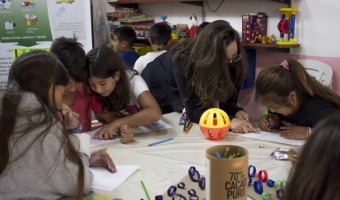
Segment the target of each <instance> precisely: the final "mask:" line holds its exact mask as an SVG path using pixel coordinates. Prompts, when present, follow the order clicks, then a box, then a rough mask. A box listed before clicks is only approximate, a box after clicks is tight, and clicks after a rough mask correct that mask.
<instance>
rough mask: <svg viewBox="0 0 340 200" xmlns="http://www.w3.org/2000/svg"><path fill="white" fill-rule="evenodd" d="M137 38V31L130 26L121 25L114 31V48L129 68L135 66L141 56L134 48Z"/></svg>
mask: <svg viewBox="0 0 340 200" xmlns="http://www.w3.org/2000/svg"><path fill="white" fill-rule="evenodd" d="M136 40H137V36H136V32H135V30H133V28H131V27H130V26H122V27H119V28H117V29H116V30H115V31H114V33H113V50H114V51H115V52H116V53H118V55H119V57H120V58H121V59H122V60H123V61H124V63H125V65H126V66H127V67H129V68H133V66H134V65H135V62H136V60H137V59H138V58H139V54H138V53H136V52H135V51H134V50H133V44H134V43H135V41H136Z"/></svg>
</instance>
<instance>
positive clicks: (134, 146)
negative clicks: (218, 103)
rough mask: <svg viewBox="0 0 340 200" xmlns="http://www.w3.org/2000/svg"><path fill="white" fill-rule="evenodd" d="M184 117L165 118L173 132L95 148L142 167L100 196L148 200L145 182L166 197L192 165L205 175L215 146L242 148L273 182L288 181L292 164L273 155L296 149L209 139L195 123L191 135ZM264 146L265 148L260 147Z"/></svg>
mask: <svg viewBox="0 0 340 200" xmlns="http://www.w3.org/2000/svg"><path fill="white" fill-rule="evenodd" d="M179 118H180V114H178V113H170V114H166V115H163V118H162V119H163V121H165V122H166V123H168V124H170V125H172V126H173V128H171V129H167V130H161V131H153V132H146V133H137V134H135V141H134V142H132V143H129V144H121V143H120V142H114V143H111V144H109V145H102V146H97V147H94V148H93V149H91V150H95V149H99V148H102V147H103V146H107V147H108V153H109V154H110V156H111V157H112V159H113V160H114V162H115V164H117V165H139V166H140V167H139V169H138V170H137V171H136V172H135V173H134V174H132V175H131V176H130V177H129V178H128V179H127V180H126V181H125V182H123V183H122V184H121V185H120V186H119V187H117V188H116V189H114V190H113V191H111V192H107V191H101V190H95V192H97V193H101V194H107V195H111V196H113V197H114V198H121V199H127V200H132V199H142V198H143V199H147V198H146V196H145V193H144V190H143V188H142V186H141V183H140V182H141V180H143V182H144V184H145V185H146V188H147V190H148V192H149V195H150V197H151V199H155V196H156V195H160V194H163V193H164V192H166V191H167V189H168V188H169V187H170V186H171V185H175V184H176V183H178V182H179V181H180V180H181V179H183V177H185V176H186V175H187V174H188V169H189V167H190V166H195V167H196V169H197V170H198V171H199V172H200V173H201V174H203V175H204V174H205V159H206V158H205V150H206V149H207V148H209V147H211V146H215V145H238V146H242V147H245V148H246V149H247V150H248V152H249V164H250V165H254V166H255V167H256V168H257V170H267V172H268V176H269V178H271V179H273V180H282V179H287V177H288V174H289V171H290V168H291V163H290V162H289V161H280V160H275V159H273V158H271V157H270V153H271V152H273V150H275V149H276V148H279V147H282V148H292V146H289V145H283V144H278V143H273V142H266V141H260V140H252V139H246V138H243V137H240V136H239V135H238V134H235V133H232V132H229V133H228V134H227V135H226V136H225V137H224V138H223V140H218V141H213V140H208V139H206V138H205V137H204V135H203V134H202V133H201V131H200V128H199V125H198V124H194V126H193V127H192V129H191V130H190V132H189V133H188V134H185V133H183V126H179V125H178V121H179ZM169 137H173V138H174V140H171V141H169V142H165V143H162V144H159V145H156V146H152V147H148V144H150V143H153V142H157V141H159V140H163V139H166V138H169ZM260 145H264V146H265V147H264V148H259V146H260Z"/></svg>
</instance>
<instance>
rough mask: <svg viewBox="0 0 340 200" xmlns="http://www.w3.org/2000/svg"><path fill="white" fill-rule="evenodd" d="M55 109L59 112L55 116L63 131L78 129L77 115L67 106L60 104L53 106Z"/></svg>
mask: <svg viewBox="0 0 340 200" xmlns="http://www.w3.org/2000/svg"><path fill="white" fill-rule="evenodd" d="M55 108H56V110H57V111H59V112H58V113H57V115H58V116H59V118H60V119H61V121H62V122H63V123H64V126H65V129H67V130H70V129H75V128H77V127H79V125H80V122H79V119H78V117H79V114H78V113H75V112H73V111H72V110H71V108H70V107H69V106H68V105H67V104H65V103H62V104H61V105H55Z"/></svg>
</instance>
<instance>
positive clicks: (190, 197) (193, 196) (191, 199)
mask: <svg viewBox="0 0 340 200" xmlns="http://www.w3.org/2000/svg"><path fill="white" fill-rule="evenodd" d="M189 200H199V197H198V196H197V195H196V194H193V195H190V196H189Z"/></svg>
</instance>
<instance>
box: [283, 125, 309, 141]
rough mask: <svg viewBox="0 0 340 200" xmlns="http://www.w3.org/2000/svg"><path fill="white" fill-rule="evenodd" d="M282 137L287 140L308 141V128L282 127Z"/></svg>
mask: <svg viewBox="0 0 340 200" xmlns="http://www.w3.org/2000/svg"><path fill="white" fill-rule="evenodd" d="M280 130H281V133H280V135H281V136H282V137H284V138H286V139H293V140H306V139H307V137H308V134H307V132H308V127H304V126H281V127H280Z"/></svg>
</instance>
